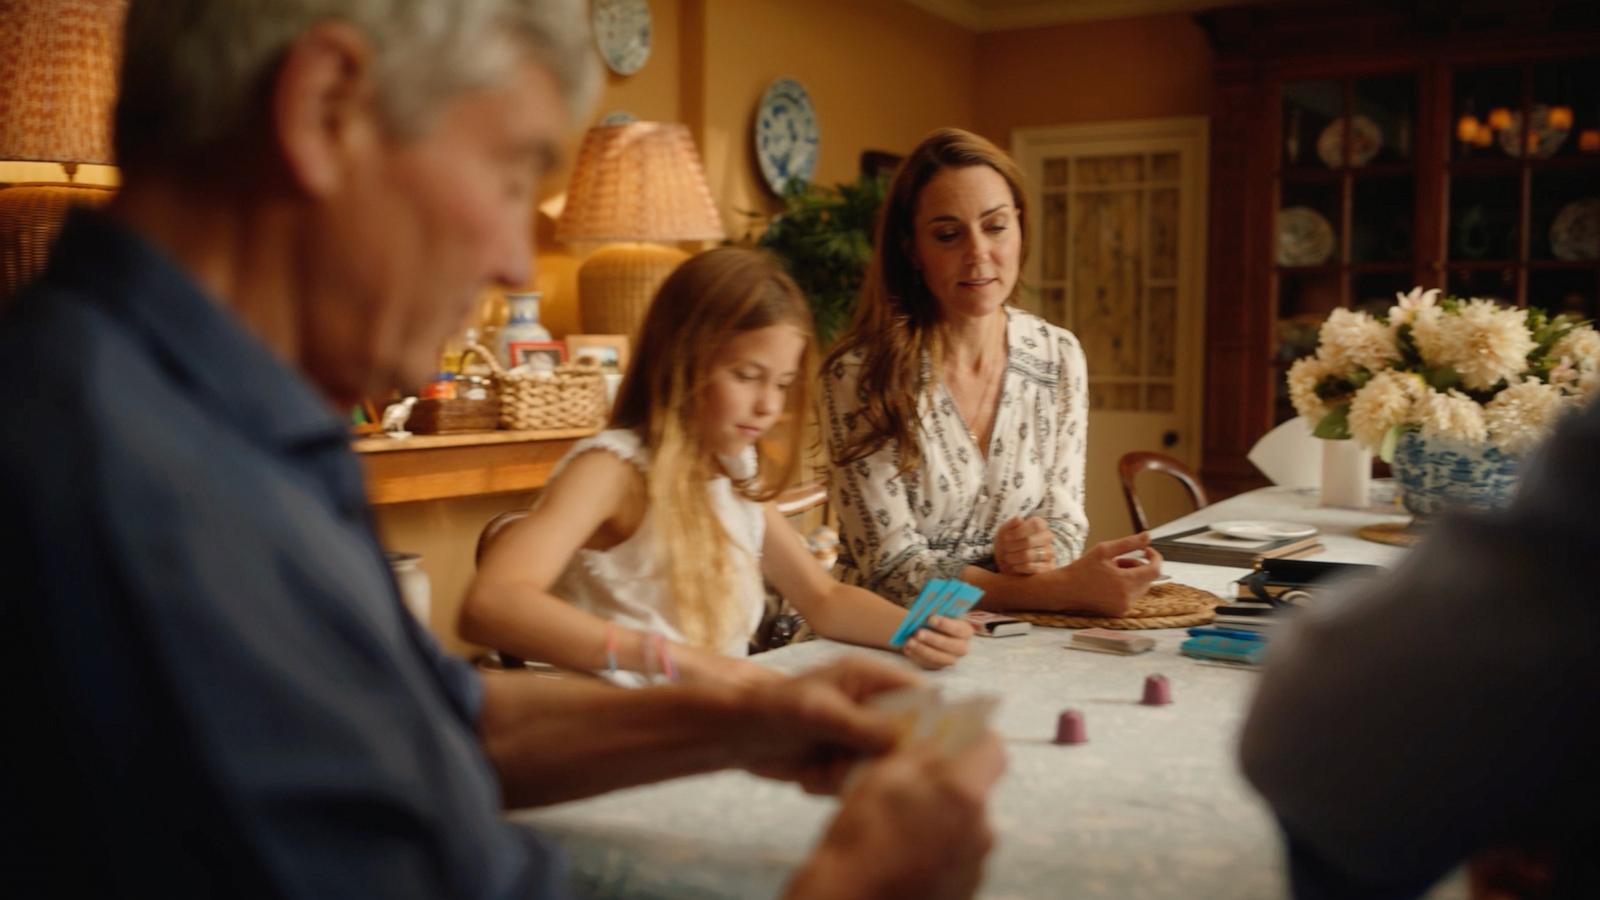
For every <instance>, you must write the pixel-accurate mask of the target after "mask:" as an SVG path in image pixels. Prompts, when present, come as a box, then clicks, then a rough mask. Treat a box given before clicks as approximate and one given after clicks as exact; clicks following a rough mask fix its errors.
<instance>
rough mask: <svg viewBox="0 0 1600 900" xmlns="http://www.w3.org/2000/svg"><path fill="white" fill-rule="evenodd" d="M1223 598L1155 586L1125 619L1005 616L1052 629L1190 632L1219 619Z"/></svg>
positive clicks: (1035, 614) (1184, 587) (1195, 590)
mask: <svg viewBox="0 0 1600 900" xmlns="http://www.w3.org/2000/svg"><path fill="white" fill-rule="evenodd" d="M1221 602H1222V598H1221V597H1218V596H1217V595H1216V594H1213V593H1211V592H1210V591H1202V590H1201V589H1199V588H1197V587H1190V586H1189V585H1186V584H1173V583H1167V584H1156V585H1151V586H1150V590H1149V591H1147V592H1146V593H1145V595H1144V596H1143V597H1140V598H1139V599H1137V600H1135V601H1133V606H1132V608H1130V609H1129V610H1128V614H1127V615H1126V616H1117V617H1110V616H1075V615H1070V614H1065V613H1056V612H1007V613H1006V615H1008V616H1011V617H1013V618H1017V619H1023V620H1025V621H1028V622H1032V623H1034V624H1035V625H1046V626H1049V627H1051V628H1116V629H1122V630H1127V631H1132V630H1135V629H1141V628H1189V627H1191V626H1194V625H1204V624H1206V623H1208V622H1210V621H1211V620H1213V619H1215V618H1216V615H1217V614H1216V606H1217V605H1218V604H1220V603H1221Z"/></svg>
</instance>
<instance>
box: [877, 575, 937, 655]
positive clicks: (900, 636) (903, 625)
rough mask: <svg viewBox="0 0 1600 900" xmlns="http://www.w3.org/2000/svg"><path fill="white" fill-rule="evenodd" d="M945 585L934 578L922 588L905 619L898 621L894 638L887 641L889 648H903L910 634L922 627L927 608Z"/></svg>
mask: <svg viewBox="0 0 1600 900" xmlns="http://www.w3.org/2000/svg"><path fill="white" fill-rule="evenodd" d="M947 583H948V582H947V581H946V580H945V579H943V578H936V579H934V580H933V581H930V582H928V583H927V584H925V585H923V586H922V593H920V594H918V595H917V599H916V601H915V602H913V603H912V604H911V609H910V610H909V611H907V612H906V616H905V618H903V619H901V620H900V627H899V628H897V629H895V632H894V637H892V638H890V639H889V646H891V647H900V646H904V645H905V642H906V640H907V639H909V638H910V637H911V634H912V633H913V632H915V631H916V630H917V629H918V628H921V627H922V623H923V621H924V620H926V619H927V617H928V608H929V607H930V606H932V605H933V603H934V601H935V600H936V599H937V598H938V596H939V592H940V591H941V590H943V588H944V586H945V585H946V584H947Z"/></svg>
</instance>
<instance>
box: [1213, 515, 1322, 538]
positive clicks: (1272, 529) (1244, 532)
mask: <svg viewBox="0 0 1600 900" xmlns="http://www.w3.org/2000/svg"><path fill="white" fill-rule="evenodd" d="M1211 530H1212V531H1215V532H1216V533H1218V534H1225V535H1227V536H1228V537H1231V538H1241V539H1243V540H1247V541H1279V540H1284V539H1286V538H1287V539H1292V538H1304V537H1311V536H1312V535H1314V534H1316V533H1317V529H1316V528H1315V527H1314V526H1311V525H1302V524H1300V523H1299V522H1271V521H1265V520H1261V519H1231V520H1229V521H1227V522H1216V523H1213V524H1212V526H1211Z"/></svg>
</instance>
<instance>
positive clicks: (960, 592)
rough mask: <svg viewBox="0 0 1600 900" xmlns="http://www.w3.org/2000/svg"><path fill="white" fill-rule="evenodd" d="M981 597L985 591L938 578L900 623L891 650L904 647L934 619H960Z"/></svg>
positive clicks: (950, 579)
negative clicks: (941, 617) (937, 617)
mask: <svg viewBox="0 0 1600 900" xmlns="http://www.w3.org/2000/svg"><path fill="white" fill-rule="evenodd" d="M982 596H983V591H982V590H980V589H979V588H977V587H974V586H973V585H970V584H967V583H966V582H965V581H959V580H957V579H954V578H936V579H934V580H933V581H930V582H928V583H927V584H925V585H923V587H922V593H920V594H918V595H917V599H916V602H914V603H912V604H911V610H910V611H909V612H907V613H906V617H905V618H904V619H902V620H901V621H900V627H899V628H898V629H896V630H895V633H894V637H892V638H890V639H889V646H891V647H904V646H905V644H906V641H908V640H910V639H911V636H912V635H913V634H916V633H917V629H919V628H921V627H922V626H923V625H925V624H927V622H928V619H930V618H932V617H933V616H945V617H948V618H951V619H959V618H961V617H962V616H964V615H966V614H967V610H969V609H971V608H972V606H973V604H975V603H977V602H978V598H980V597H982Z"/></svg>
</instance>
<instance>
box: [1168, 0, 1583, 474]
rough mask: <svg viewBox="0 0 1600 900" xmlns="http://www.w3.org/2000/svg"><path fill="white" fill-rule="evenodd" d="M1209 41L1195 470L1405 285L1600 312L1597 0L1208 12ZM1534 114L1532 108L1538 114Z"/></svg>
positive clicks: (1250, 431) (1225, 468) (1226, 456)
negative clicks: (1301, 366)
mask: <svg viewBox="0 0 1600 900" xmlns="http://www.w3.org/2000/svg"><path fill="white" fill-rule="evenodd" d="M1197 18H1198V19H1199V21H1200V22H1201V24H1202V25H1203V26H1204V27H1205V28H1206V30H1207V32H1208V34H1209V36H1210V38H1211V41H1212V46H1213V48H1214V50H1215V53H1216V64H1215V78H1216V86H1217V94H1216V104H1215V107H1214V114H1213V119H1212V130H1211V134H1212V154H1211V160H1212V164H1211V208H1210V217H1211V219H1210V237H1209V241H1210V247H1209V253H1210V256H1209V266H1208V276H1207V277H1208V281H1209V283H1208V286H1207V287H1208V291H1207V301H1206V303H1207V306H1206V357H1205V358H1206V389H1205V390H1206V402H1205V429H1204V431H1205V449H1204V459H1203V465H1202V475H1203V477H1204V478H1205V480H1206V482H1207V484H1208V485H1209V486H1211V487H1212V488H1213V489H1214V490H1216V491H1217V492H1218V493H1221V494H1231V493H1234V492H1236V491H1239V490H1244V489H1247V488H1250V487H1254V486H1257V485H1259V484H1261V483H1263V482H1262V480H1261V478H1260V475H1259V473H1257V472H1256V471H1255V469H1254V467H1252V466H1251V465H1250V463H1249V462H1248V461H1246V459H1245V454H1246V453H1247V452H1248V451H1249V449H1250V447H1251V445H1252V444H1254V443H1255V441H1256V440H1257V439H1258V438H1260V437H1261V435H1263V434H1265V433H1266V432H1267V431H1268V430H1269V429H1271V428H1272V427H1273V426H1274V425H1275V424H1277V423H1278V422H1282V421H1284V420H1285V419H1288V418H1290V417H1291V416H1292V415H1293V414H1294V412H1293V409H1292V408H1291V407H1290V405H1289V402H1288V397H1287V391H1286V389H1285V387H1284V374H1285V372H1286V370H1287V368H1288V366H1289V365H1290V364H1291V363H1292V362H1293V361H1294V360H1295V359H1297V358H1298V357H1300V356H1303V355H1305V354H1307V353H1310V352H1312V351H1313V350H1314V349H1315V346H1316V336H1317V325H1318V324H1319V323H1320V322H1321V321H1322V320H1323V319H1324V318H1325V317H1326V316H1327V314H1328V312H1329V311H1330V310H1332V309H1334V308H1336V307H1347V308H1352V309H1367V310H1370V311H1374V312H1382V311H1384V310H1387V309H1388V307H1389V306H1391V305H1393V303H1394V297H1395V293H1396V291H1403V290H1407V289H1409V288H1410V287H1411V286H1413V285H1422V286H1425V287H1440V288H1445V289H1446V290H1447V291H1448V292H1450V293H1453V294H1460V295H1463V296H1475V297H1493V298H1496V299H1498V300H1501V301H1503V302H1505V303H1508V304H1514V305H1517V306H1536V307H1542V308H1544V309H1547V310H1549V311H1550V312H1552V313H1557V312H1566V313H1571V314H1575V315H1578V316H1582V317H1585V318H1594V317H1595V316H1596V314H1597V313H1600V2H1596V0H1582V2H1570V3H1569V2H1538V0H1522V2H1520V3H1510V2H1502V0H1476V2H1473V0H1461V2H1442V0H1414V2H1410V3H1400V2H1385V3H1374V4H1350V3H1343V4H1338V5H1337V6H1322V7H1305V6H1297V5H1285V6H1266V7H1260V8H1235V9H1229V10H1221V11H1217V12H1211V13H1205V14H1201V15H1199V16H1197ZM1530 122H1531V125H1529V124H1526V123H1530Z"/></svg>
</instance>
